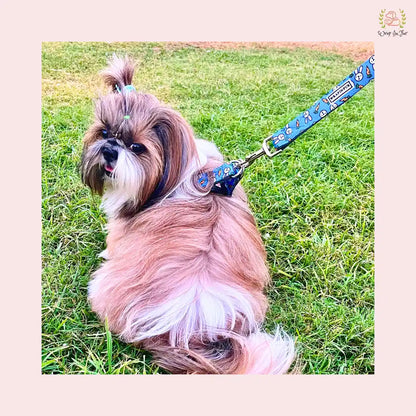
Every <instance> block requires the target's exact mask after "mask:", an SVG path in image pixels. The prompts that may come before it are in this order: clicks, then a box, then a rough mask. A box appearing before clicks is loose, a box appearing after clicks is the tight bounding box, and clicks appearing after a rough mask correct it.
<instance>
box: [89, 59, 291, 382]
mask: <svg viewBox="0 0 416 416" xmlns="http://www.w3.org/2000/svg"><path fill="white" fill-rule="evenodd" d="M134 69H135V65H134V63H133V61H131V60H130V59H129V58H127V57H125V58H119V57H117V56H114V57H113V59H112V60H111V61H110V64H109V67H108V68H107V69H106V70H104V71H103V73H102V75H103V78H104V81H105V83H106V85H108V86H109V87H110V88H111V91H110V92H109V93H108V94H107V95H104V96H101V97H100V98H98V99H97V101H96V109H95V121H94V122H93V124H92V125H91V127H90V128H89V129H88V131H87V133H86V135H85V137H84V147H83V153H82V161H81V177H82V181H83V182H84V184H86V185H87V186H88V187H90V188H91V190H92V191H93V192H94V193H97V194H99V195H101V196H102V197H103V198H102V208H103V210H104V212H105V213H106V215H107V218H108V224H107V229H108V235H107V239H106V246H107V247H106V250H104V252H103V253H102V254H101V256H102V257H103V258H104V260H103V262H102V264H101V266H100V267H99V269H98V270H97V271H95V272H94V273H93V275H92V278H91V280H90V282H89V286H88V299H89V302H90V305H91V308H92V310H93V311H94V312H95V313H96V314H97V315H98V317H99V318H100V319H101V320H102V321H105V320H107V322H108V326H109V329H110V331H111V332H112V333H114V334H116V335H117V336H118V337H119V338H120V339H121V340H123V341H124V342H126V343H131V344H133V345H135V346H137V347H139V348H143V349H145V350H147V351H149V352H150V353H151V354H152V357H153V359H154V361H155V363H156V364H157V365H159V366H160V367H162V368H165V369H166V370H168V371H169V372H171V373H174V374H284V373H287V372H288V371H289V369H290V367H291V364H292V362H293V361H294V359H295V355H296V353H295V346H294V341H293V339H292V338H291V337H290V336H289V335H287V334H286V333H285V332H284V331H283V330H281V329H280V328H279V327H277V331H276V334H275V335H269V334H267V333H265V332H263V331H262V329H261V326H262V323H263V321H264V318H265V312H266V309H267V307H268V302H267V299H266V296H265V294H264V290H265V287H266V285H267V283H268V282H269V280H270V277H269V273H268V267H267V264H266V252H265V248H264V245H263V243H262V239H261V236H260V234H259V232H258V230H257V228H256V223H255V220H254V218H253V215H252V213H251V212H250V209H249V207H248V205H247V197H246V195H245V193H244V191H243V189H242V187H241V186H240V185H238V186H237V187H236V189H235V190H234V193H233V195H232V196H231V197H228V196H222V195H218V194H214V193H210V192H209V190H201V188H200V187H199V188H198V186H197V185H196V182H197V181H196V180H195V178H196V177H197V175H198V174H199V173H201V172H204V171H205V172H206V171H210V170H211V169H213V168H215V167H217V166H219V165H221V163H222V161H223V158H222V156H221V154H220V153H219V151H218V150H217V148H216V147H215V145H214V144H213V143H210V142H208V141H205V140H201V139H197V138H195V137H194V133H193V131H192V128H191V127H190V125H189V124H188V123H187V122H186V121H185V120H184V118H183V117H182V116H181V115H180V114H179V113H178V112H176V111H174V110H173V109H172V108H171V107H169V106H167V105H165V104H162V103H161V102H159V100H158V99H157V98H156V97H154V96H153V95H151V94H147V93H142V92H137V91H136V90H135V88H134V87H133V86H132V85H131V84H132V80H133V74H134Z"/></svg>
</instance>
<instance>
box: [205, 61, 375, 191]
mask: <svg viewBox="0 0 416 416" xmlns="http://www.w3.org/2000/svg"><path fill="white" fill-rule="evenodd" d="M374 62H375V60H374V55H373V56H371V57H370V58H369V59H367V60H366V61H365V62H364V63H363V64H362V65H360V66H359V67H358V68H357V69H356V70H355V71H354V72H352V73H351V74H350V75H348V76H347V77H346V78H345V79H344V80H342V81H341V82H340V83H339V84H338V85H337V86H336V87H334V88H333V89H332V90H331V91H329V92H328V93H327V94H325V95H324V96H323V97H322V98H321V99H319V100H318V101H316V102H315V103H314V104H313V105H312V107H310V108H309V109H308V110H306V111H304V112H303V113H301V114H299V115H298V116H297V117H296V118H294V119H293V120H292V121H290V122H289V123H288V124H286V126H285V127H283V128H281V129H280V130H277V131H276V132H274V133H273V134H272V135H271V136H269V137H267V138H266V139H264V140H263V145H262V148H261V149H260V150H258V151H257V152H254V153H252V154H251V155H249V156H247V157H246V158H245V159H244V160H234V161H232V162H230V163H224V164H223V165H221V166H219V167H217V168H215V169H213V170H212V171H208V172H202V173H200V174H199V176H198V180H197V182H198V184H199V186H200V187H201V188H202V190H205V189H207V188H209V187H211V191H210V192H214V193H218V194H222V195H227V196H231V195H232V193H233V191H234V188H235V187H236V186H237V184H238V182H239V181H240V179H241V178H242V176H243V173H244V170H245V169H246V168H247V167H248V166H250V165H251V164H252V163H253V162H254V161H255V160H256V159H258V158H259V157H260V156H263V155H267V156H268V157H270V158H272V157H274V156H276V155H278V154H279V153H281V152H282V151H283V150H284V149H285V148H286V147H287V146H289V144H291V143H293V141H294V140H295V139H296V138H298V137H299V136H300V135H301V134H303V133H305V131H307V130H309V129H310V128H311V127H312V126H313V125H314V124H316V123H317V122H318V121H320V120H322V119H323V118H324V117H326V116H327V115H328V114H329V113H330V112H331V111H333V110H335V109H336V108H338V107H340V106H341V105H342V104H344V103H345V102H347V101H348V100H349V99H350V98H351V97H352V96H353V95H355V94H357V92H359V91H361V89H362V88H363V87H365V86H366V85H367V84H368V83H369V82H370V81H371V80H372V79H374ZM271 145H273V147H271Z"/></svg>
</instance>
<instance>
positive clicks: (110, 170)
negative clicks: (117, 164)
mask: <svg viewBox="0 0 416 416" xmlns="http://www.w3.org/2000/svg"><path fill="white" fill-rule="evenodd" d="M104 169H105V170H106V171H107V172H112V171H113V170H114V168H113V167H111V166H110V165H105V166H104Z"/></svg>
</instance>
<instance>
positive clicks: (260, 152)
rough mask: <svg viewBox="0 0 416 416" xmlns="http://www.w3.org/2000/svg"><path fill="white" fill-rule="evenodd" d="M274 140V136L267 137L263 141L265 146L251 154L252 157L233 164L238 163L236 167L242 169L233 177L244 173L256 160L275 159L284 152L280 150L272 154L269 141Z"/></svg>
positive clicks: (249, 156)
mask: <svg viewBox="0 0 416 416" xmlns="http://www.w3.org/2000/svg"><path fill="white" fill-rule="evenodd" d="M272 138H273V135H271V136H269V137H266V138H265V139H264V140H263V145H262V148H261V149H259V150H257V152H254V153H251V154H250V155H248V156H246V158H245V159H244V160H243V159H240V160H235V161H233V162H232V163H236V165H237V166H238V167H239V168H240V169H239V171H238V172H237V173H236V174H235V175H233V176H237V175H240V174H242V173H243V172H244V169H246V168H248V167H249V166H250V165H251V164H252V163H253V162H254V161H255V160H257V159H258V158H259V157H261V156H263V155H266V156H268V157H270V158H272V157H275V156H276V155H278V154H279V153H281V152H282V150H283V149H278V150H276V151H275V152H272V151H271V150H270V147H269V144H268V143H269V141H271V140H272Z"/></svg>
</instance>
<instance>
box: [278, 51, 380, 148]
mask: <svg viewBox="0 0 416 416" xmlns="http://www.w3.org/2000/svg"><path fill="white" fill-rule="evenodd" d="M374 62H375V60H374V55H373V56H371V57H370V58H369V59H367V60H366V61H365V62H364V63H363V64H362V65H360V66H359V67H358V68H357V69H356V70H355V71H354V72H352V73H351V74H350V75H348V77H346V78H345V79H344V80H343V81H341V82H340V83H339V84H338V85H337V86H336V87H334V88H333V89H332V90H331V91H329V92H328V93H327V94H325V95H324V96H323V97H322V98H321V99H320V100H318V101H316V102H315V104H313V106H312V107H311V108H309V109H308V110H306V111H304V112H303V113H301V114H299V115H298V116H297V117H296V118H295V119H293V120H292V121H291V122H289V123H288V124H286V126H285V127H283V128H282V129H280V130H277V131H276V132H275V133H273V135H272V143H273V146H274V147H275V148H276V149H281V150H283V149H284V148H285V147H286V146H288V145H289V144H290V143H291V142H293V141H294V140H295V139H296V138H297V137H299V136H300V135H301V134H302V133H305V131H306V130H308V129H310V128H311V127H312V126H313V125H314V124H316V123H317V122H318V121H320V120H322V119H323V118H324V117H326V116H327V115H328V114H329V113H330V112H331V111H333V110H335V109H336V108H338V107H339V106H341V105H342V104H344V103H345V102H346V101H348V99H350V98H351V97H352V96H353V95H355V94H357V92H359V91H360V90H361V89H362V88H363V87H365V86H366V85H367V84H368V83H369V82H370V81H371V80H372V79H374Z"/></svg>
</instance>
